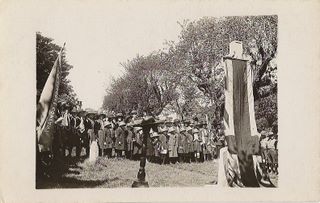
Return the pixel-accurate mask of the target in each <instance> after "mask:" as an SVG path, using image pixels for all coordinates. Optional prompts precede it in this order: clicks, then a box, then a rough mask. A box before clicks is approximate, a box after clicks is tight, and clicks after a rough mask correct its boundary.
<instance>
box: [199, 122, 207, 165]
mask: <svg viewBox="0 0 320 203" xmlns="http://www.w3.org/2000/svg"><path fill="white" fill-rule="evenodd" d="M199 138H200V139H201V161H207V160H208V154H209V151H208V149H207V144H208V141H209V133H208V130H207V129H206V128H205V122H203V123H202V124H201V128H200V131H199Z"/></svg>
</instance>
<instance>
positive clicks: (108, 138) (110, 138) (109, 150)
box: [103, 121, 114, 158]
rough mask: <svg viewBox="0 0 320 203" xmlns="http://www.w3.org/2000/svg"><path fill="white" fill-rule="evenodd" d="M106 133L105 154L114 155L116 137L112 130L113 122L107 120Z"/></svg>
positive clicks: (109, 156)
mask: <svg viewBox="0 0 320 203" xmlns="http://www.w3.org/2000/svg"><path fill="white" fill-rule="evenodd" d="M103 131H104V134H105V141H104V142H105V144H104V148H105V153H104V155H106V156H107V157H108V158H111V157H112V148H113V146H114V142H113V137H114V133H113V132H112V124H111V123H110V122H109V121H107V122H105V123H104V129H103Z"/></svg>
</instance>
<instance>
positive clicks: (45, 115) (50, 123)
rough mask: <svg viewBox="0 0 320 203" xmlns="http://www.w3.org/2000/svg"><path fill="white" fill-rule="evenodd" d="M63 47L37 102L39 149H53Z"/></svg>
mask: <svg viewBox="0 0 320 203" xmlns="http://www.w3.org/2000/svg"><path fill="white" fill-rule="evenodd" d="M64 46H65V44H64V45H63V47H62V48H61V50H60V52H59V54H58V57H57V59H56V61H55V62H54V64H53V67H52V69H51V72H50V74H49V76H48V78H47V81H46V83H45V85H44V88H43V90H42V92H41V95H40V99H39V101H38V104H37V118H36V119H37V126H36V135H37V144H38V147H39V151H40V152H43V151H51V149H52V140H53V130H54V122H55V120H56V109H57V102H58V91H59V85H60V77H61V76H60V73H61V53H62V51H63V49H64Z"/></svg>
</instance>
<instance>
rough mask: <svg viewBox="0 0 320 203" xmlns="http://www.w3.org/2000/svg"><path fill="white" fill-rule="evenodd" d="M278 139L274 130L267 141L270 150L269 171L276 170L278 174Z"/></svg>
mask: <svg viewBox="0 0 320 203" xmlns="http://www.w3.org/2000/svg"><path fill="white" fill-rule="evenodd" d="M277 142H278V141H277V140H276V139H275V136H274V134H273V133H272V132H270V133H269V134H268V141H267V150H268V157H269V161H270V163H269V167H268V171H269V172H271V171H272V172H274V173H276V174H278V153H277Z"/></svg>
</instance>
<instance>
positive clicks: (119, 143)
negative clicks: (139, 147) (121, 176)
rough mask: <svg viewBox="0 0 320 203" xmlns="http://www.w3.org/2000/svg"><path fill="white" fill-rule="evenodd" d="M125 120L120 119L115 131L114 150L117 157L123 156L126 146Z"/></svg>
mask: <svg viewBox="0 0 320 203" xmlns="http://www.w3.org/2000/svg"><path fill="white" fill-rule="evenodd" d="M125 126H126V124H125V122H123V121H120V122H119V127H118V128H117V129H116V131H115V137H116V142H115V150H116V156H117V157H118V158H123V157H124V155H125V146H126V139H125V138H126V135H125Z"/></svg>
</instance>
